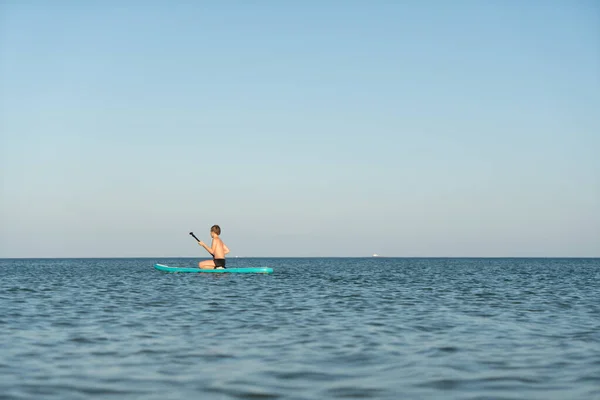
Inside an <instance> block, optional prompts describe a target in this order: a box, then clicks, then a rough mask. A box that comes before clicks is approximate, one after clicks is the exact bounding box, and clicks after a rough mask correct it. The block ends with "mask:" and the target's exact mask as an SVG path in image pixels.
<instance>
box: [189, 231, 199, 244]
mask: <svg viewBox="0 0 600 400" xmlns="http://www.w3.org/2000/svg"><path fill="white" fill-rule="evenodd" d="M190 235H192V237H193V238H194V239H196V242H199V241H200V239H198V238H197V237H196V235H194V232H190Z"/></svg>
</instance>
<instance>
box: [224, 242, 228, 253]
mask: <svg viewBox="0 0 600 400" xmlns="http://www.w3.org/2000/svg"><path fill="white" fill-rule="evenodd" d="M223 250H225V254H227V253H229V247H227V245H226V244H225V243H223Z"/></svg>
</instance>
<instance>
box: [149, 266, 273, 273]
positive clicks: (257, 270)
mask: <svg viewBox="0 0 600 400" xmlns="http://www.w3.org/2000/svg"><path fill="white" fill-rule="evenodd" d="M154 268H156V269H157V270H159V271H165V272H210V273H217V274H220V273H237V274H272V273H273V268H269V267H258V268H225V269H200V268H184V267H169V266H167V265H162V264H154Z"/></svg>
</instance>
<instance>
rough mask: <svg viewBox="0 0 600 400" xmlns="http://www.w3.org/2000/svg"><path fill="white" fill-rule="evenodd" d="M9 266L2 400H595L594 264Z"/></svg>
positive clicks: (599, 369) (2, 326)
mask: <svg viewBox="0 0 600 400" xmlns="http://www.w3.org/2000/svg"><path fill="white" fill-rule="evenodd" d="M155 262H160V263H163V264H167V265H179V266H190V265H194V264H195V262H196V260H193V259H33V260H26V259H19V260H11V259H4V260H0V332H1V335H0V398H1V399H61V400H65V399H88V398H111V399H160V400H164V399H186V400H187V399H196V398H202V399H204V398H206V399H338V398H339V399H344V398H351V399H362V398H364V399H544V400H546V399H569V400H572V399H586V400H587V399H600V259H402V258H354V259H352V258H314V259H311V258H298V259H293V258H291V259H283V258H281V259H253V258H245V259H241V258H240V259H231V260H230V261H229V264H228V265H229V266H234V265H235V266H238V267H249V266H271V267H273V268H274V270H275V272H274V274H272V275H258V274H257V275H254V274H249V275H246V274H218V275H217V274H168V273H164V272H159V271H156V270H155V269H154V268H153V264H154V263H155Z"/></svg>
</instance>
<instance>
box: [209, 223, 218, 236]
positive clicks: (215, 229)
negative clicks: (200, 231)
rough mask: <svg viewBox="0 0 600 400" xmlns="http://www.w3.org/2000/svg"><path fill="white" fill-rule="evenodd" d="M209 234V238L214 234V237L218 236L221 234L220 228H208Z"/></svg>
mask: <svg viewBox="0 0 600 400" xmlns="http://www.w3.org/2000/svg"><path fill="white" fill-rule="evenodd" d="M210 233H211V236H212V234H213V233H214V234H215V235H217V236H218V235H220V234H221V227H220V226H219V225H213V226H211V227H210Z"/></svg>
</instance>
